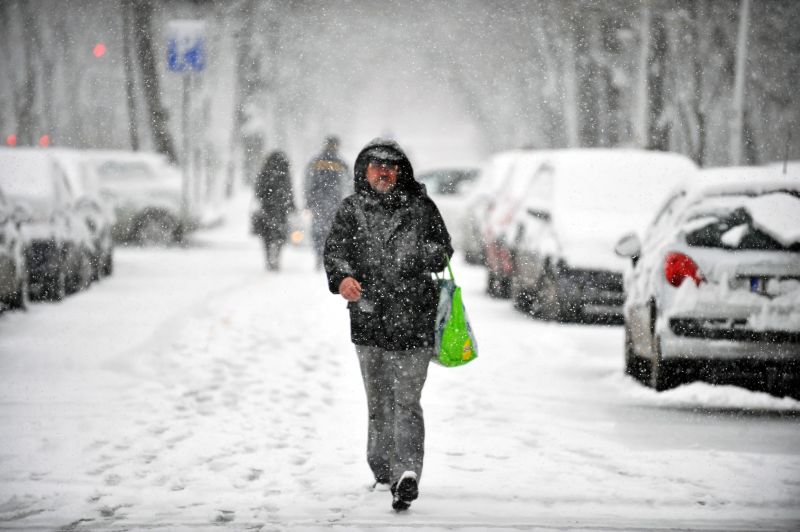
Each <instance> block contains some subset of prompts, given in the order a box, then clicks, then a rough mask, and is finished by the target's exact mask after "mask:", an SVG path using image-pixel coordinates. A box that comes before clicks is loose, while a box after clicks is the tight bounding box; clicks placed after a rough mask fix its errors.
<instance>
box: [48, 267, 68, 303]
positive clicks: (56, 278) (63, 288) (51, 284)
mask: <svg viewBox="0 0 800 532" xmlns="http://www.w3.org/2000/svg"><path fill="white" fill-rule="evenodd" d="M42 295H43V297H44V299H46V300H48V301H61V300H62V299H64V298H65V297H67V269H66V268H65V267H64V265H63V264H61V265H59V268H58V271H57V272H56V274H55V275H53V276H50V277H48V278H46V279H45V282H44V288H43V290H42Z"/></svg>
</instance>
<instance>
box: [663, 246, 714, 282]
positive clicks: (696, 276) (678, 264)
mask: <svg viewBox="0 0 800 532" xmlns="http://www.w3.org/2000/svg"><path fill="white" fill-rule="evenodd" d="M664 275H665V276H666V278H667V282H668V283H669V284H671V285H672V286H680V285H681V283H682V282H683V280H684V279H692V280H693V281H694V284H696V285H698V286H699V285H700V283H702V282H703V281H705V278H704V277H703V274H702V273H700V268H699V267H698V266H697V263H695V261H693V260H692V259H691V257H689V256H687V255H684V254H683V253H668V254H667V258H666V259H665V260H664Z"/></svg>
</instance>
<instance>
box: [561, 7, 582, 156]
mask: <svg viewBox="0 0 800 532" xmlns="http://www.w3.org/2000/svg"><path fill="white" fill-rule="evenodd" d="M562 6H563V7H562V9H561V11H560V14H561V20H562V21H563V22H562V24H563V27H562V32H561V33H562V35H563V39H564V46H563V50H564V59H563V61H564V66H563V72H562V79H563V88H564V101H563V104H564V106H563V109H564V133H565V135H566V137H567V147H568V148H577V147H578V146H580V145H581V139H580V116H579V113H578V75H577V68H576V64H575V63H576V57H575V55H576V54H575V33H574V28H573V27H572V24H570V23H569V22H568V21H569V20H570V18H569V17H568V16H566V14H567V13H568V11H567V10H569V9H572V8H571V7H568V6H566V5H563V4H562Z"/></svg>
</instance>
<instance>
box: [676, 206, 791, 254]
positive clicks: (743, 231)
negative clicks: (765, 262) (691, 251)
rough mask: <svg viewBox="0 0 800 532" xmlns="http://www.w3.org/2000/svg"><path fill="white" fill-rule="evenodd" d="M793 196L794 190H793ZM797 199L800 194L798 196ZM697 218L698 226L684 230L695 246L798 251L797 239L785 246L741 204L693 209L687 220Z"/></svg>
mask: <svg viewBox="0 0 800 532" xmlns="http://www.w3.org/2000/svg"><path fill="white" fill-rule="evenodd" d="M792 195H793V196H796V194H792ZM798 199H799V200H800V197H798ZM693 220H697V221H699V222H700V223H701V226H700V227H696V228H693V229H692V230H691V231H689V232H688V233H687V234H686V243H687V244H688V245H690V246H694V247H706V248H722V249H735V250H762V251H792V252H800V242H794V243H792V244H790V245H788V246H786V245H784V244H782V243H780V242H778V241H777V240H776V239H775V238H773V237H772V236H771V235H770V234H769V233H767V232H764V231H762V230H761V229H760V228H759V227H758V224H755V223H754V222H753V218H752V216H751V214H750V213H749V212H748V211H747V209H746V208H745V207H743V206H740V207H734V208H731V209H728V210H720V209H713V210H709V211H703V210H702V209H698V210H696V211H695V212H694V213H693V214H692V216H691V218H689V220H688V222H689V223H691V222H692V221H693Z"/></svg>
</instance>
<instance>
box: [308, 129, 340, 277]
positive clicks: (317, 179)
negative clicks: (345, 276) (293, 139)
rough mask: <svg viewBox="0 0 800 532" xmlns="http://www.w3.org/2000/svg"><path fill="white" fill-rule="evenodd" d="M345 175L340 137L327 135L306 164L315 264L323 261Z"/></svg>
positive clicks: (318, 264) (318, 265) (317, 264)
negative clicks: (323, 253)
mask: <svg viewBox="0 0 800 532" xmlns="http://www.w3.org/2000/svg"><path fill="white" fill-rule="evenodd" d="M347 175H348V170H347V164H345V162H344V160H343V159H342V158H341V156H340V155H339V138H338V137H334V136H329V137H327V138H326V139H325V148H324V149H323V150H322V153H320V154H319V155H317V156H316V157H314V158H313V159H312V160H311V162H310V163H308V167H307V168H306V181H305V200H306V207H308V208H309V209H310V210H311V240H312V243H313V245H314V253H315V254H316V258H317V262H316V266H317V268H319V267H320V266H321V265H322V251H323V247H324V246H325V237H326V236H327V235H328V230H329V229H330V227H331V222H332V221H333V216H334V215H335V214H336V209H338V208H339V204H340V203H341V201H342V197H343V196H344V184H345V183H344V182H345V180H346V179H347Z"/></svg>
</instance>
